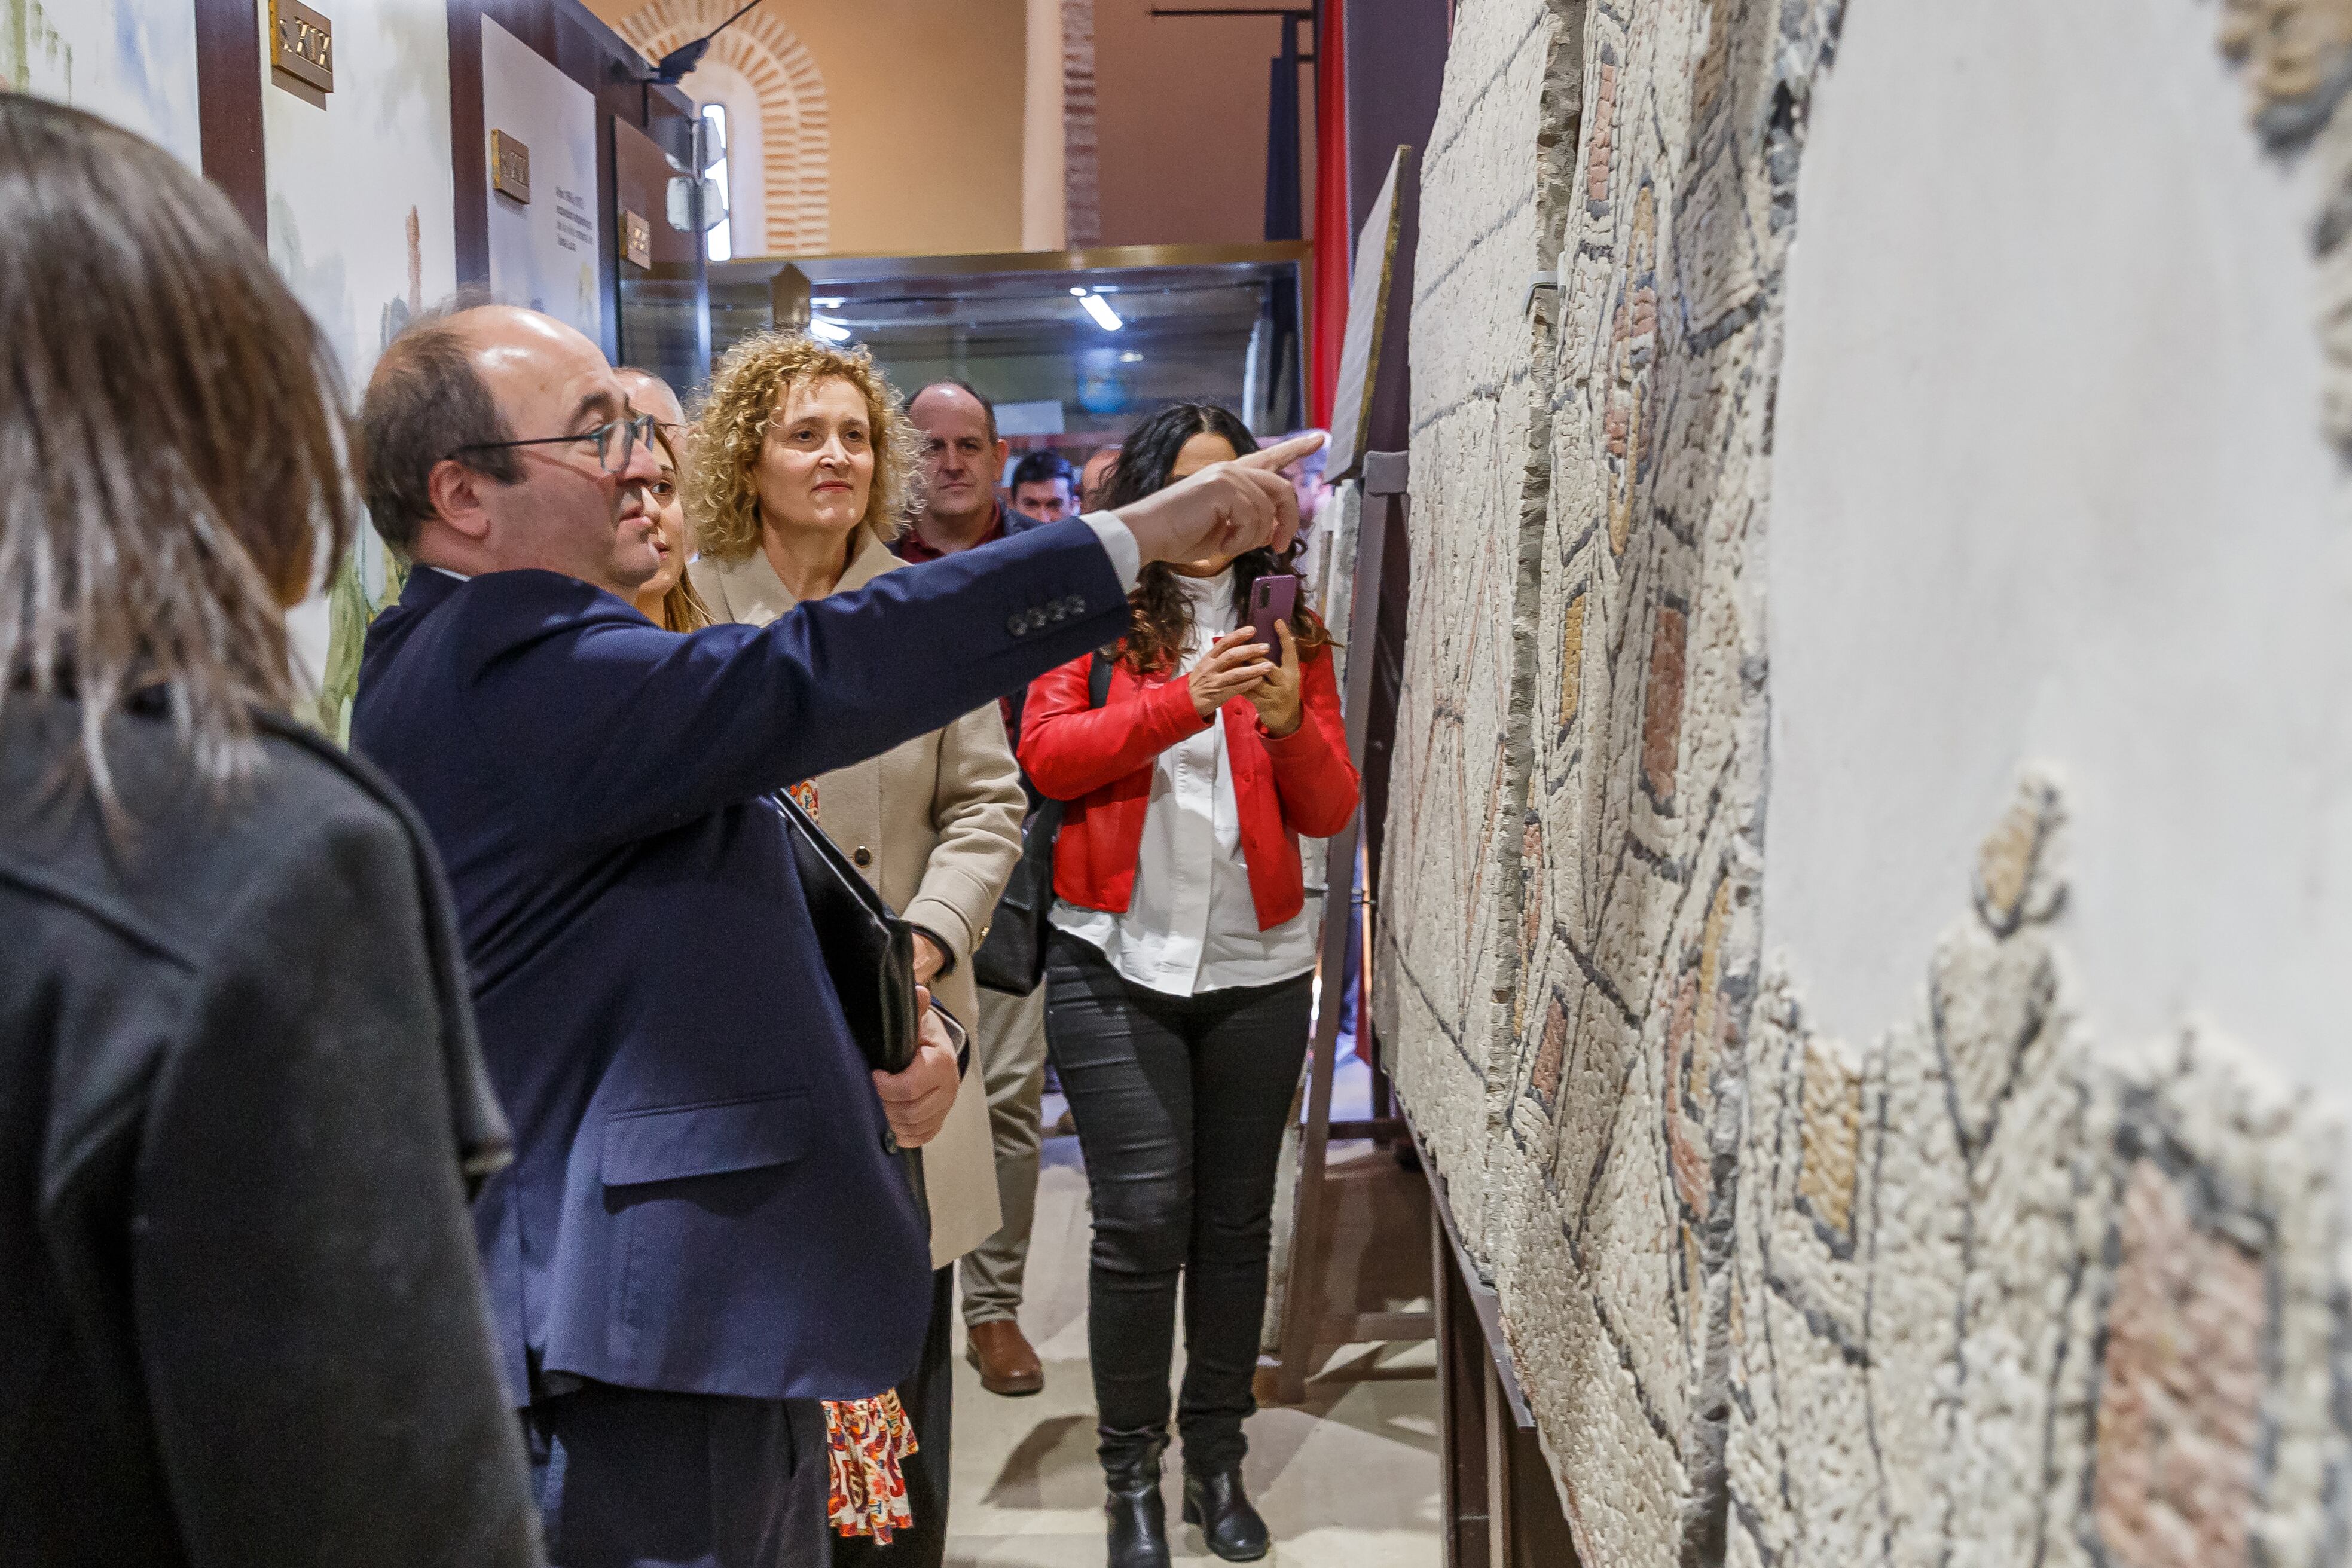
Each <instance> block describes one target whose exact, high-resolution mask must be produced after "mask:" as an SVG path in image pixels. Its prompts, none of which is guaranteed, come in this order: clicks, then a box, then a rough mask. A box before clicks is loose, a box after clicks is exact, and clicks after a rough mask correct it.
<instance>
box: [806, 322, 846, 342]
mask: <svg viewBox="0 0 2352 1568" xmlns="http://www.w3.org/2000/svg"><path fill="white" fill-rule="evenodd" d="M809 330H810V331H812V332H814V333H815V334H816V335H817V336H818V337H820V338H823V339H824V340H825V341H826V342H828V343H846V342H847V341H849V329H848V328H846V327H845V326H843V325H842V324H841V323H840V322H838V321H828V320H826V319H824V317H822V316H812V317H810V318H809Z"/></svg>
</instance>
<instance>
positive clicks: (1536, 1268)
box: [1487, 0, 1837, 1563]
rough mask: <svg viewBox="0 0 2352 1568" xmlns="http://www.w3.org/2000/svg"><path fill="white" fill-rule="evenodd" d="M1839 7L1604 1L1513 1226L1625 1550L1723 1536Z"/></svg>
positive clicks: (1581, 1461)
mask: <svg viewBox="0 0 2352 1568" xmlns="http://www.w3.org/2000/svg"><path fill="white" fill-rule="evenodd" d="M1836 19H1837V11H1836V8H1835V6H1834V5H1827V4H1801V3H1783V0H1713V3H1711V4H1704V5H1641V4H1632V5H1617V6H1610V5H1595V6H1594V7H1593V9H1592V12H1591V20H1590V25H1589V28H1588V31H1587V37H1586V43H1585V47H1584V71H1585V101H1586V102H1587V104H1588V105H1589V108H1588V111H1587V114H1586V116H1585V120H1584V124H1583V126H1582V136H1581V140H1580V146H1579V148H1578V150H1577V153H1576V156H1575V159H1574V169H1573V177H1574V190H1573V197H1574V200H1573V203H1572V205H1571V209H1570V213H1571V215H1570V223H1569V225H1568V227H1567V230H1566V233H1565V235H1564V236H1563V243H1562V245H1561V247H1560V249H1561V254H1560V256H1559V262H1558V277H1559V292H1560V294H1561V296H1562V298H1561V301H1560V305H1559V310H1560V315H1561V328H1560V331H1559V360H1558V368H1557V373H1556V379H1555V391H1554V409H1555V413H1554V417H1553V420H1552V429H1553V437H1554V439H1553V445H1552V449H1551V453H1550V461H1551V463H1552V465H1553V482H1552V486H1551V489H1550V494H1549V501H1550V504H1549V508H1548V515H1547V517H1546V523H1545V531H1544V538H1543V555H1542V589H1541V591H1540V593H1539V596H1538V602H1539V606H1540V612H1539V618H1538V623H1537V626H1536V638H1535V650H1536V655H1537V661H1538V663H1537V672H1536V680H1535V683H1534V690H1533V702H1534V707H1535V716H1536V724H1535V734H1534V742H1533V760H1532V780H1533V781H1532V787H1531V789H1530V797H1529V800H1528V809H1527V810H1526V811H1525V813H1524V815H1523V818H1522V821H1521V824H1520V827H1521V832H1520V835H1519V849H1520V855H1519V863H1518V865H1517V876H1516V880H1517V883H1518V885H1519V887H1520V889H1521V890H1522V906H1521V909H1520V920H1519V925H1518V930H1517V937H1518V941H1519V944H1520V952H1521V964H1522V967H1523V971H1524V983H1523V984H1522V986H1521V988H1520V989H1519V991H1518V993H1517V997H1516V998H1514V1001H1515V1006H1514V1009H1513V1018H1512V1020H1511V1021H1512V1026H1513V1027H1512V1030H1511V1042H1512V1043H1511V1050H1510V1054H1509V1057H1508V1060H1507V1062H1505V1063H1503V1064H1502V1065H1501V1070H1500V1071H1499V1072H1498V1073H1497V1076H1498V1078H1499V1079H1500V1080H1501V1082H1502V1096H1501V1101H1502V1104H1503V1106H1504V1107H1505V1110H1504V1114H1503V1117H1502V1119H1501V1126H1500V1127H1499V1129H1498V1136H1497V1137H1496V1140H1495V1142H1494V1144H1493V1145H1492V1150H1491V1154H1490V1157H1489V1166H1490V1171H1491V1180H1490V1197H1489V1200H1488V1203H1487V1223H1488V1228H1489V1231H1490V1234H1491V1235H1492V1236H1493V1237H1494V1239H1495V1242H1494V1259H1495V1266H1496V1283H1497V1288H1498V1289H1499V1290H1500V1291H1501V1293H1502V1297H1503V1302H1504V1312H1505V1316H1506V1321H1507V1324H1508V1326H1509V1329H1510V1332H1511V1334H1512V1338H1513V1344H1514V1349H1515V1351H1516V1352H1517V1356H1518V1358H1519V1361H1520V1364H1521V1366H1522V1368H1523V1370H1524V1372H1525V1374H1526V1376H1527V1381H1528V1384H1529V1385H1531V1386H1532V1387H1533V1388H1534V1389H1535V1390H1536V1391H1537V1393H1536V1395H1535V1403H1536V1406H1537V1410H1538V1419H1539V1421H1540V1423H1541V1425H1542V1427H1543V1431H1544V1434H1545V1437H1546V1439H1547V1441H1548V1443H1549V1446H1550V1448H1551V1450H1552V1453H1553V1456H1554V1458H1555V1461H1556V1462H1557V1463H1558V1464H1559V1467H1560V1469H1561V1473H1562V1475H1563V1477H1564V1478H1565V1479H1566V1480H1567V1482H1568V1485H1567V1488H1566V1495H1567V1497H1568V1498H1569V1500H1570V1504H1571V1508H1572V1513H1571V1521H1572V1523H1573V1524H1574V1525H1575V1527H1576V1529H1577V1532H1578V1534H1579V1537H1580V1542H1582V1543H1583V1544H1584V1547H1585V1551H1586V1554H1587V1555H1588V1556H1589V1557H1590V1558H1591V1560H1592V1561H1594V1562H1596V1563H1671V1562H1676V1561H1683V1562H1704V1561H1710V1560H1712V1559H1713V1555H1714V1553H1715V1552H1717V1551H1718V1550H1719V1546H1718V1545H1717V1541H1718V1538H1719V1533H1720V1520H1721V1513H1722V1485H1723V1483H1722V1469H1721V1454H1722V1444H1723V1432H1724V1424H1723V1417H1724V1405H1723V1400H1722V1389H1723V1386H1724V1385H1725V1380H1726V1377H1727V1365H1726V1357H1727V1343H1726V1339H1725V1335H1724V1333H1723V1323H1724V1316H1725V1312H1726V1306H1727V1281H1728V1272H1727V1264H1728V1260H1729V1246H1730V1231H1729V1222H1730V1217H1731V1213H1732V1210H1733V1208H1734V1207H1735V1204H1736V1198H1737V1190H1736V1188H1737V1164H1736V1159H1735V1157H1734V1156H1735V1154H1736V1146H1737V1145H1736V1139H1737V1135H1738V1128H1739V1125H1740V1103H1741V1095H1742V1092H1743V1086H1742V1082H1741V1056H1740V1051H1741V1046H1742V1042H1743V1040H1744V1038H1745V1035H1746V1032H1747V1028H1748V1013H1749V1009H1750V1007H1751V1005H1752V1001H1753V998H1754V991H1755V982H1756V974H1757V962H1758V960H1757V931H1758V924H1759V923H1758V915H1759V902H1758V901H1759V888H1760V880H1761V870H1762V860H1761V852H1760V851H1761V846H1760V834H1761V826H1762V823H1761V816H1762V809H1763V781H1764V777H1765V754H1764V723H1765V708H1764V686H1763V675H1764V646H1763V643H1764V625H1763V618H1762V615H1761V612H1760V607H1759V604H1758V603H1757V602H1756V596H1755V594H1754V592H1753V591H1751V589H1750V588H1749V586H1748V585H1749V583H1750V582H1751V581H1752V580H1755V579H1757V578H1760V575H1761V574H1760V570H1759V571H1757V572H1755V573H1753V574H1751V573H1750V570H1749V569H1750V567H1751V565H1753V566H1758V567H1760V557H1759V551H1760V549H1761V545H1762V538H1763V524H1764V507H1765V502H1766V481H1767V473H1768V467H1769V441H1770V427H1771V408H1772V394H1773V389H1774V384H1775V381H1776V378H1777V375H1778V370H1779V360H1780V350H1779V344H1780V298H1781V277H1782V265H1783V262H1784V259H1785V257H1786V255H1787V249H1788V240H1789V237H1790V218H1791V214H1792V211H1793V203H1794V189H1793V186H1794V180H1795V174H1796V153H1797V150H1798V141H1799V138H1800V136H1801V131H1802V127H1803V104H1804V101H1805V98H1806V94H1807V92H1808V89H1809V86H1810V79H1811V72H1812V70H1813V69H1814V68H1815V67H1816V66H1817V64H1818V62H1819V61H1820V60H1821V59H1822V57H1823V56H1824V55H1825V53H1826V51H1827V49H1828V47H1829V46H1830V42H1831V40H1832V37H1833V35H1834V28H1835V25H1836Z"/></svg>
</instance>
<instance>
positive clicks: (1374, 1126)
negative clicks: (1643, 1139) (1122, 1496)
mask: <svg viewBox="0 0 2352 1568" xmlns="http://www.w3.org/2000/svg"><path fill="white" fill-rule="evenodd" d="M1408 472H1409V465H1408V463H1407V461H1406V456H1405V454H1403V453H1402V452H1368V453H1366V454H1365V455H1364V460H1363V485H1364V507H1363V515H1362V520H1361V523H1360V527H1359V528H1358V531H1357V541H1358V542H1357V547H1356V586H1355V599H1354V601H1353V603H1352V605H1351V607H1350V609H1349V618H1348V636H1349V644H1348V645H1349V647H1350V648H1352V649H1355V650H1356V651H1357V652H1356V654H1355V655H1354V656H1353V657H1350V658H1349V661H1348V677H1347V689H1346V693H1345V695H1344V697H1343V699H1342V702H1343V711H1344V712H1345V713H1346V714H1347V716H1348V757H1349V760H1350V761H1351V762H1353V763H1354V764H1355V765H1356V766H1357V768H1359V769H1361V768H1362V767H1363V763H1364V750H1365V744H1366V741H1367V738H1368V736H1369V732H1370V706H1371V693H1372V676H1373V670H1374V666H1375V663H1376V661H1375V659H1374V657H1373V643H1374V639H1375V635H1376V631H1377V628H1378V626H1379V622H1380V611H1381V571H1382V565H1383V561H1384V559H1385V557H1386V554H1387V548H1386V547H1387V540H1388V536H1389V530H1390V523H1391V515H1392V514H1393V515H1394V516H1396V517H1402V513H1403V510H1404V507H1405V506H1406V504H1407V497H1406V479H1407V476H1408ZM1362 833H1363V813H1362V812H1361V811H1359V812H1357V814H1356V816H1355V818H1354V820H1352V821H1349V824H1348V826H1347V827H1346V828H1345V829H1344V830H1343V831H1341V832H1340V834H1339V836H1338V837H1337V838H1335V839H1333V840H1332V841H1331V854H1330V859H1329V861H1328V862H1327V863H1328V864H1329V865H1331V866H1333V867H1335V868H1336V867H1347V866H1351V865H1353V864H1355V863H1356V860H1357V846H1358V844H1359V843H1360V841H1361V840H1362ZM1331 881H1332V882H1333V883H1334V884H1336V883H1337V882H1338V878H1337V876H1336V875H1335V876H1334V877H1333V878H1332V879H1331ZM1358 898H1359V900H1360V903H1359V904H1357V905H1356V906H1355V907H1354V908H1352V909H1351V910H1350V914H1351V915H1357V916H1358V917H1359V918H1360V919H1361V921H1362V922H1363V924H1364V929H1365V938H1364V948H1363V951H1364V953H1365V955H1366V959H1367V964H1368V965H1369V961H1370V954H1371V953H1372V952H1373V951H1374V947H1373V944H1372V940H1371V931H1370V927H1371V923H1372V921H1373V920H1374V919H1375V918H1376V917H1377V905H1376V904H1375V902H1374V900H1373V898H1372V896H1371V890H1370V888H1368V887H1367V888H1361V889H1360V891H1359V894H1358ZM1349 924H1350V922H1349V921H1348V920H1331V919H1327V920H1325V921H1324V923H1323V953H1322V964H1323V973H1324V975H1325V976H1326V977H1328V981H1329V983H1328V985H1327V988H1326V990H1325V992H1324V995H1325V997H1326V998H1328V1000H1327V1002H1326V1004H1325V1005H1324V1006H1322V1007H1319V1008H1318V1009H1316V1018H1315V1040H1314V1051H1313V1055H1312V1058H1311V1060H1310V1061H1309V1063H1308V1069H1307V1095H1306V1101H1307V1105H1306V1111H1307V1120H1306V1125H1305V1127H1304V1129H1303V1130H1302V1132H1301V1134H1300V1138H1299V1149H1298V1161H1299V1168H1298V1198H1297V1218H1296V1220H1295V1222H1294V1226H1293V1230H1292V1239H1291V1244H1290V1280H1289V1286H1288V1289H1287V1290H1286V1292H1285V1293H1284V1296H1283V1303H1282V1332H1281V1336H1280V1347H1279V1349H1278V1351H1277V1353H1276V1354H1277V1355H1278V1357H1279V1365H1278V1367H1277V1369H1276V1385H1275V1386H1276V1398H1277V1399H1278V1400H1279V1401H1280V1402H1281V1403H1283V1404H1286V1405H1296V1404H1298V1403H1299V1402H1300V1401H1301V1400H1303V1399H1304V1398H1305V1397H1306V1393H1307V1373H1308V1372H1309V1370H1311V1368H1312V1366H1313V1364H1314V1360H1315V1357H1316V1355H1317V1354H1318V1352H1320V1351H1324V1350H1328V1349H1333V1348H1336V1347H1338V1346H1339V1345H1343V1344H1358V1343H1368V1342H1373V1341H1381V1340H1423V1339H1431V1338H1433V1337H1435V1335H1436V1333H1437V1315H1436V1313H1435V1312H1434V1311H1429V1312H1362V1311H1360V1310H1357V1309H1356V1308H1354V1307H1352V1306H1349V1307H1339V1308H1334V1307H1332V1306H1331V1305H1330V1304H1329V1303H1328V1301H1326V1299H1325V1293H1324V1291H1323V1290H1322V1288H1321V1287H1322V1285H1323V1282H1324V1279H1325V1274H1326V1270H1327V1269H1328V1263H1329V1260H1330V1257H1331V1239H1332V1212H1331V1202H1330V1190H1329V1184H1328V1180H1327V1173H1328V1167H1329V1163H1330V1145H1331V1140H1332V1138H1334V1137H1341V1138H1362V1137H1371V1138H1378V1139H1380V1140H1381V1141H1382V1142H1384V1143H1385V1142H1387V1141H1389V1140H1390V1139H1391V1138H1396V1137H1404V1136H1410V1134H1409V1133H1408V1131H1407V1129H1406V1127H1405V1124H1404V1121H1403V1119H1402V1117H1399V1116H1394V1115H1383V1116H1375V1117H1374V1118H1372V1119H1371V1120H1370V1121H1369V1122H1343V1123H1339V1124H1336V1125H1335V1124H1333V1123H1332V1121H1331V1085H1332V1080H1333V1077H1334V1075H1335V1074H1336V1072H1337V1071H1338V1067H1339V1062H1338V1061H1337V1053H1338V1050H1339V1013H1340V1008H1339V998H1338V984H1337V977H1339V975H1341V974H1342V973H1343V972H1344V971H1345V968H1346V965H1347V959H1348V934H1349V933H1348V928H1349ZM1366 986H1367V992H1368V994H1369V986H1370V970H1369V967H1368V968H1367V970H1366ZM1357 1017H1358V1019H1359V1020H1360V1021H1359V1026H1358V1027H1360V1028H1362V1027H1368V1026H1369V1023H1370V1017H1371V1009H1370V1008H1369V1007H1368V1006H1365V1005H1363V1004H1362V1003H1361V1002H1360V1003H1359V1005H1358V1009H1357Z"/></svg>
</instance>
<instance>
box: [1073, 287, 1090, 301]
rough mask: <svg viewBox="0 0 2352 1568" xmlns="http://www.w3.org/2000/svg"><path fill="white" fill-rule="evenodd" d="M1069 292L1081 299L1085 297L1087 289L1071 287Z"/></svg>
mask: <svg viewBox="0 0 2352 1568" xmlns="http://www.w3.org/2000/svg"><path fill="white" fill-rule="evenodd" d="M1070 292H1071V293H1073V294H1075V295H1076V296H1077V297H1078V298H1081V299H1083V298H1086V295H1087V291H1086V290H1085V289H1083V288H1073V289H1071V290H1070Z"/></svg>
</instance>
